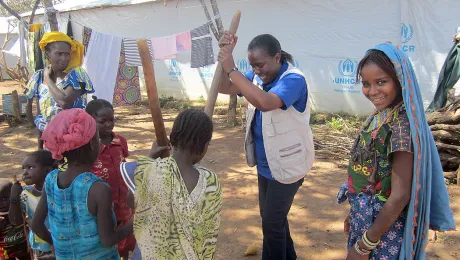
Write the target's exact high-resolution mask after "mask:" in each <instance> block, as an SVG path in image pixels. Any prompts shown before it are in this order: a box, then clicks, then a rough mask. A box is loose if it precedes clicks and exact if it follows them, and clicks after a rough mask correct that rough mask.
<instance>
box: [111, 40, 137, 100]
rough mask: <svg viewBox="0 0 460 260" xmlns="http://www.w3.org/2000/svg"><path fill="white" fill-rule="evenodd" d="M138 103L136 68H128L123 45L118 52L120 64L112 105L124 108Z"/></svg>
mask: <svg viewBox="0 0 460 260" xmlns="http://www.w3.org/2000/svg"><path fill="white" fill-rule="evenodd" d="M139 101H141V87H140V85H139V71H138V70H137V67H132V66H128V64H127V60H126V48H125V46H124V44H123V45H122V46H121V51H120V62H119V65H118V73H117V81H116V83H115V93H114V95H113V104H114V105H116V106H126V105H132V104H134V103H136V102H139Z"/></svg>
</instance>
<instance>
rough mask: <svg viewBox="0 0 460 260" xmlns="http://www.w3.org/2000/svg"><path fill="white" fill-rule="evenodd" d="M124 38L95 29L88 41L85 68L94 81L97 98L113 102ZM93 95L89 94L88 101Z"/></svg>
mask: <svg viewBox="0 0 460 260" xmlns="http://www.w3.org/2000/svg"><path fill="white" fill-rule="evenodd" d="M121 41H122V38H120V37H117V36H113V35H107V34H104V33H100V32H97V31H94V30H93V32H92V33H91V38H90V40H89V43H88V50H87V51H86V56H85V58H84V60H83V68H84V69H85V70H86V72H87V73H88V75H89V77H90V79H91V81H92V82H93V86H94V90H95V93H94V94H93V95H95V96H97V98H100V99H105V100H107V101H109V102H110V103H112V101H113V93H114V91H115V83H116V80H117V72H118V65H119V60H120V51H121ZM91 100H92V95H88V101H91Z"/></svg>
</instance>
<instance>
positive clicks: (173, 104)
mask: <svg viewBox="0 0 460 260" xmlns="http://www.w3.org/2000/svg"><path fill="white" fill-rule="evenodd" d="M159 99H160V107H161V108H170V109H179V110H183V109H187V108H192V107H194V106H193V104H192V102H190V100H188V99H185V100H179V99H176V98H174V97H167V96H161V97H160V98H159Z"/></svg>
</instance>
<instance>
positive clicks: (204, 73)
mask: <svg viewBox="0 0 460 260" xmlns="http://www.w3.org/2000/svg"><path fill="white" fill-rule="evenodd" d="M200 76H201V77H203V78H213V77H214V71H212V69H211V66H209V65H206V66H204V67H201V68H200Z"/></svg>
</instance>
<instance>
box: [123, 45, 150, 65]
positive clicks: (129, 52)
mask: <svg viewBox="0 0 460 260" xmlns="http://www.w3.org/2000/svg"><path fill="white" fill-rule="evenodd" d="M147 43H148V45H149V50H150V57H151V58H152V62H153V53H152V42H151V41H150V40H147ZM123 45H124V48H125V61H126V65H127V66H136V67H137V66H142V62H141V57H140V56H139V50H138V48H137V42H136V40H135V39H128V38H124V39H123Z"/></svg>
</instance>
